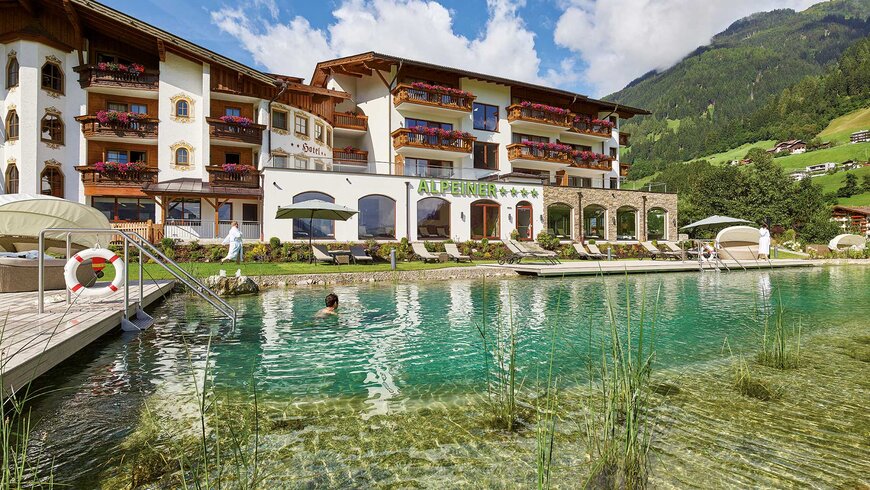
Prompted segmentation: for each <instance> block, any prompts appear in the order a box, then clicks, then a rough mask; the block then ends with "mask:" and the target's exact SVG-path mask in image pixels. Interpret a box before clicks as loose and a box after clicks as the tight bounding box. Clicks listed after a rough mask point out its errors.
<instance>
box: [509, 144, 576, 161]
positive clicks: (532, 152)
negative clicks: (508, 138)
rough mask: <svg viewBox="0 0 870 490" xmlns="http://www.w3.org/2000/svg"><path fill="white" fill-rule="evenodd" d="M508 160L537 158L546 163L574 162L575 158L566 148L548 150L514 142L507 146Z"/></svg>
mask: <svg viewBox="0 0 870 490" xmlns="http://www.w3.org/2000/svg"><path fill="white" fill-rule="evenodd" d="M507 150H508V160H537V161H539V162H546V163H564V164H566V165H570V164H572V163H574V158H573V157H571V154H570V153H569V152H568V151H565V150H548V149H544V148H533V147H530V146H526V145H524V144H522V143H514V144H511V145H508V146H507Z"/></svg>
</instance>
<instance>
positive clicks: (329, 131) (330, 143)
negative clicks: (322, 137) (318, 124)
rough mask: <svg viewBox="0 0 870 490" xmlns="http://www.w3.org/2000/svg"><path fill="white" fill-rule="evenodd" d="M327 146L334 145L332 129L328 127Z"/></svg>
mask: <svg viewBox="0 0 870 490" xmlns="http://www.w3.org/2000/svg"><path fill="white" fill-rule="evenodd" d="M326 146H332V130H331V129H329V128H326Z"/></svg>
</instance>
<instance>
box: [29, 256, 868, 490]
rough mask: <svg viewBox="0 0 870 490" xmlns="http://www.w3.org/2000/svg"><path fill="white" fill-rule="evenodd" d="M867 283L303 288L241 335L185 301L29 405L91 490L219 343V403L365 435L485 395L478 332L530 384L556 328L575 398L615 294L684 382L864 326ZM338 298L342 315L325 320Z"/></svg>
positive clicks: (267, 300) (84, 356) (97, 350)
mask: <svg viewBox="0 0 870 490" xmlns="http://www.w3.org/2000/svg"><path fill="white" fill-rule="evenodd" d="M421 274H423V273H421ZM868 284H870V268H865V267H855V268H846V267H839V268H838V267H829V268H814V269H792V270H778V271H770V272H734V273H712V272H711V273H703V274H696V273H684V274H660V275H649V276H641V275H633V276H629V277H628V278H625V277H608V278H605V279H601V278H570V279H569V278H566V279H546V280H541V279H537V280H536V279H498V280H491V281H451V282H425V281H423V282H419V283H412V284H366V285H354V286H336V287H334V288H330V289H325V288H320V287H311V288H296V289H287V290H270V291H267V292H265V293H263V294H261V295H259V296H256V297H248V298H240V299H234V300H233V302H234V305H235V306H236V307H237V308H238V311H239V319H240V320H239V322H238V325H237V326H236V328H235V329H232V328H230V326H229V325H228V324H227V323H226V322H225V321H223V320H221V319H219V318H217V317H215V316H214V313H213V312H212V311H211V310H210V309H209V308H208V307H207V305H202V304H200V302H198V301H196V300H194V299H192V298H191V297H189V296H187V295H183V294H182V295H175V296H173V297H170V298H168V299H167V300H166V301H164V302H163V303H162V304H161V305H160V306H158V307H157V308H156V309H155V310H154V312H153V314H154V316H155V318H156V319H157V320H158V323H157V325H155V327H154V328H152V329H150V330H149V331H147V332H145V333H143V334H141V335H138V336H116V335H110V336H108V337H107V338H106V339H103V340H102V341H100V342H99V343H97V344H95V345H94V346H92V347H90V348H88V349H86V350H85V351H83V352H81V353H80V354H78V355H77V356H75V357H74V358H72V359H70V360H69V361H68V362H66V363H64V364H63V365H61V366H60V367H58V368H56V369H54V370H52V371H51V372H50V373H49V375H47V376H46V377H45V378H44V379H43V380H41V381H40V384H41V388H58V389H59V391H57V392H54V393H51V394H49V395H46V396H44V397H42V398H41V399H40V400H39V401H38V402H37V403H35V404H34V413H35V415H36V417H37V419H38V423H37V425H36V428H37V431H38V433H39V437H38V438H37V439H38V440H39V441H44V442H38V443H37V444H40V445H41V447H40V449H43V450H44V451H45V455H46V456H47V457H48V459H49V460H53V461H54V462H55V473H56V476H57V477H58V478H59V479H60V481H72V482H74V483H75V482H78V483H80V484H83V485H85V486H87V484H88V482H93V481H94V478H96V476H97V475H99V474H100V471H104V470H105V466H106V461H107V460H108V459H109V455H112V454H114V453H115V452H116V451H117V448H118V447H120V445H121V444H122V443H123V441H124V440H125V437H127V435H128V434H130V433H131V432H132V431H133V430H134V429H135V427H136V424H137V421H138V414H139V413H140V411H141V410H142V407H143V404H144V403H145V401H146V400H147V399H148V398H149V397H151V396H153V395H154V394H155V393H160V396H161V397H165V396H166V393H170V394H171V393H173V392H175V391H180V390H181V388H180V387H182V386H185V385H189V384H190V382H191V380H192V379H193V377H192V373H193V372H194V371H196V370H201V369H202V368H203V366H205V360H206V346H207V344H208V341H209V338H211V339H212V346H211V347H212V349H211V354H210V366H211V372H212V375H213V377H214V381H215V383H216V385H217V386H218V389H219V390H225V391H227V392H250V391H251V389H252V383H256V387H257V391H258V392H259V394H260V396H261V397H263V398H264V399H272V400H279V401H280V400H284V401H287V402H292V403H295V404H300V403H301V404H305V403H313V402H322V401H324V400H333V401H336V402H342V401H348V400H351V401H354V402H358V403H359V405H360V407H362V408H361V409H360V410H359V411H360V415H361V416H362V419H363V420H365V419H366V418H368V417H371V416H373V415H390V414H398V413H401V412H402V411H403V410H405V409H407V407H409V406H413V405H426V404H427V403H432V402H436V401H439V400H445V399H450V398H453V397H459V396H463V395H466V394H469V393H479V392H481V391H482V390H484V389H485V386H484V384H483V379H484V362H483V360H484V356H483V352H482V347H481V335H480V330H479V329H480V328H483V327H484V326H485V327H486V329H487V331H488V332H489V333H488V335H490V338H492V337H491V336H492V335H494V332H495V331H496V329H498V328H501V329H507V328H509V326H510V325H513V326H514V327H515V329H516V334H517V338H518V352H519V356H518V357H519V359H518V361H519V366H520V376H521V378H524V379H529V380H532V379H535V378H536V377H538V376H539V374H540V372H541V370H542V369H543V368H544V366H545V363H546V362H547V359H548V354H549V338H550V337H549V336H550V335H551V330H550V329H552V328H554V327H555V328H557V332H558V336H557V337H558V340H557V347H556V355H555V364H556V370H557V372H558V373H559V374H560V375H561V377H562V379H563V380H565V383H568V384H570V383H579V382H582V381H583V380H584V379H585V373H586V366H587V364H586V361H587V358H588V355H589V346H590V344H591V345H597V344H598V343H599V342H600V341H601V340H602V336H601V331H602V329H603V328H604V327H605V325H606V321H607V320H606V311H607V310H606V305H607V299H606V298H607V297H608V295H609V296H610V297H611V298H612V304H613V305H615V306H616V307H617V308H618V311H617V316H619V317H625V316H627V315H628V316H630V317H631V318H633V320H634V321H635V322H637V320H638V319H639V316H640V314H641V309H642V306H643V304H644V303H645V304H646V310H645V314H646V317H647V324H649V322H650V321H651V319H652V318H653V317H655V320H656V321H655V324H656V326H655V332H656V335H655V343H656V350H657V357H656V369H657V370H664V371H676V372H679V371H680V370H691V369H696V368H697V367H698V366H702V365H705V363H708V362H710V361H716V360H719V359H723V358H724V357H726V356H727V351H726V350H724V349H726V348H725V347H724V346H725V343H726V340H727V344H728V346H729V347H730V349H732V350H734V351H735V352H745V353H754V352H755V351H757V350H758V348H759V342H760V331H759V325H760V319H761V318H762V317H763V316H764V315H765V314H766V313H771V312H773V311H774V310H777V309H779V308H782V309H783V311H784V312H785V314H786V316H787V318H789V321H791V320H794V321H800V323H801V324H802V325H803V330H804V334H805V335H811V334H812V333H813V332H816V331H820V330H822V329H826V328H832V327H838V326H841V325H844V324H854V323H855V322H856V321H858V322H860V321H862V319H866V318H868V317H870V288H868V287H867V285H868ZM330 291H334V292H335V293H336V294H338V296H339V298H340V308H339V315H338V316H337V317H334V318H327V319H315V318H314V314H315V313H316V312H317V310H319V309H320V308H321V307H322V304H323V298H324V296H325V295H326V294H327V293H328V292H330ZM626 305H630V306H631V313H626ZM635 325H636V323H635ZM590 332H591V333H590ZM176 388H177V390H176ZM324 424H325V425H328V422H324Z"/></svg>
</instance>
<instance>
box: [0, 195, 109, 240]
mask: <svg viewBox="0 0 870 490" xmlns="http://www.w3.org/2000/svg"><path fill="white" fill-rule="evenodd" d="M46 228H99V229H110V228H112V225H111V223H109V220H108V219H106V216H105V215H103V213H101V212H100V211H99V210H98V209H96V208H92V207H91V206H86V205H84V204H79V203H77V202H74V201H67V200H66V199H60V198H58V197H52V196H44V195H41V194H5V195H0V236H20V237H29V238H32V239H34V243H36V242H35V239H36V237H38V236H39V232H40V231H42V230H44V229H46ZM65 236H66V234H65V233H60V232H57V233H46V235H45V237H46V238H47V239H53V240H65ZM100 239H102V240H103V241H104V242H106V241H109V240H110V239H111V237H110V236H108V235H102V236H98V235H82V234H77V235H73V236H72V237H71V238H70V240H71V241H72V243H75V244H79V245H82V246H86V247H92V246H94V245H95V244H96V243H97V242H98V241H99V240H100ZM34 248H36V247H35V246H34Z"/></svg>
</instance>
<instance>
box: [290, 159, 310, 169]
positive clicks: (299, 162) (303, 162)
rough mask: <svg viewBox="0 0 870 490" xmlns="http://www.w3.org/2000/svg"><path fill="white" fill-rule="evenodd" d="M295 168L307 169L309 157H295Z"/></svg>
mask: <svg viewBox="0 0 870 490" xmlns="http://www.w3.org/2000/svg"><path fill="white" fill-rule="evenodd" d="M293 168H301V169H307V168H308V159H307V158H305V157H295V158H294V159H293Z"/></svg>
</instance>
